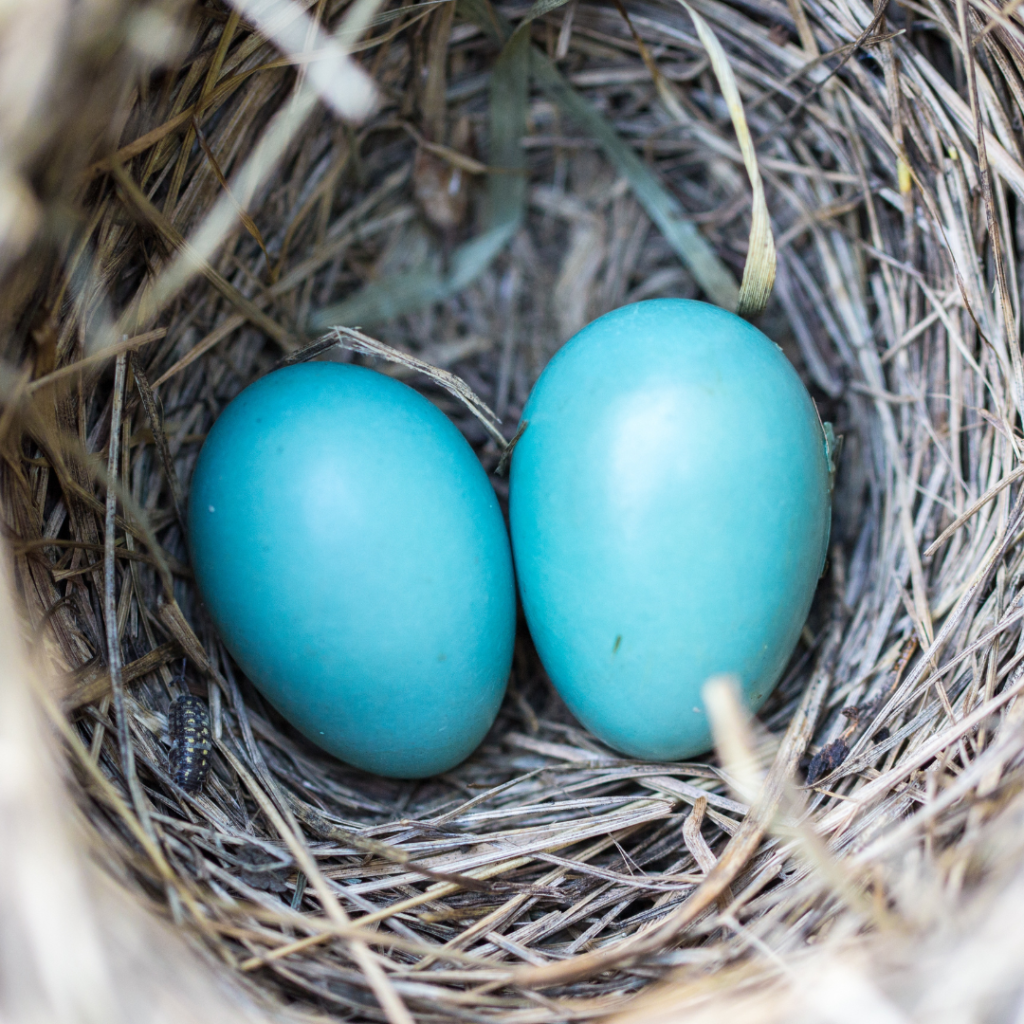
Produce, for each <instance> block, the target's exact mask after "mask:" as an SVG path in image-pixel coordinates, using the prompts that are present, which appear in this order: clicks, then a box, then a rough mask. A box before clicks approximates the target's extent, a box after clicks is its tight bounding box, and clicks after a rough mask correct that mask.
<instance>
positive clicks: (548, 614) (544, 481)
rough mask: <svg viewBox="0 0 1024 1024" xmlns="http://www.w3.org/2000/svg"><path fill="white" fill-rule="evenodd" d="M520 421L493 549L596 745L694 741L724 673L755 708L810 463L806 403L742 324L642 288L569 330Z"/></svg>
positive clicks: (821, 552)
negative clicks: (644, 295) (498, 548)
mask: <svg viewBox="0 0 1024 1024" xmlns="http://www.w3.org/2000/svg"><path fill="white" fill-rule="evenodd" d="M523 420H525V421H527V423H528V425H527V427H526V429H525V432H524V433H523V435H522V437H521V439H520V441H519V443H518V445H517V446H516V448H515V451H514V454H513V456H512V470H511V480H510V520H511V531H512V548H513V552H514V556H515V564H516V572H517V575H518V580H519V591H520V596H521V598H522V603H523V609H524V611H525V614H526V620H527V623H528V625H529V627H530V632H531V634H532V636H533V640H534V642H535V644H536V647H537V651H538V653H539V655H540V658H541V661H542V662H543V664H544V667H545V668H546V669H547V672H548V674H549V676H550V677H551V681H552V682H553V683H554V685H555V687H556V688H557V690H558V692H559V693H560V694H561V695H562V697H563V699H564V700H565V702H566V703H567V704H568V706H569V708H570V709H571V710H572V712H573V713H574V714H575V715H576V717H577V718H579V720H580V721H581V722H582V723H583V724H584V725H585V726H587V728H589V729H590V730H591V731H592V732H593V733H594V734H595V735H597V736H598V737H599V738H601V739H602V740H604V741H605V742H606V743H608V744H609V745H610V746H612V747H613V748H615V749H616V750H619V751H621V752H623V753H625V754H628V755H630V756H633V757H640V758H647V759H656V760H676V759H679V758H687V757H692V756H694V755H696V754H701V753H703V752H705V751H707V750H708V749H709V748H710V747H711V745H712V737H711V729H710V724H709V722H708V717H707V714H706V713H705V709H704V706H703V701H702V697H701V691H702V687H703V685H704V683H705V682H706V681H707V679H708V678H709V677H711V676H713V675H717V674H719V673H730V674H734V675H735V676H736V677H738V680H739V682H740V685H741V689H742V692H743V695H744V698H745V700H746V703H747V705H748V706H749V707H750V708H751V709H752V710H756V709H757V708H758V707H760V706H761V704H762V703H763V702H764V701H765V699H766V698H767V697H768V695H769V693H770V692H771V690H772V688H773V686H774V685H775V683H776V682H777V681H778V679H779V676H780V675H781V673H782V671H783V669H784V667H785V664H786V662H787V660H788V658H789V656H790V654H791V652H792V650H793V648H794V646H795V644H796V641H797V639H798V637H799V634H800V630H801V628H802V627H803V623H804V621H805V619H806V617H807V613H808V611H809V609H810V605H811V600H812V598H813V595H814V590H815V587H816V584H817V580H818V578H819V575H820V573H821V570H822V567H823V563H824V559H825V553H826V550H827V546H828V537H829V527H830V520H831V503H830V480H829V460H828V454H827V451H826V445H825V438H824V432H823V429H822V425H821V421H820V420H819V418H818V414H817V411H816V409H815V407H814V403H813V402H812V400H811V397H810V395H809V394H808V393H807V390H806V388H805V387H804V385H803V383H802V382H801V380H800V378H799V376H798V375H797V373H796V371H795V370H794V369H793V367H792V366H791V365H790V363H789V361H788V360H787V359H786V357H785V356H784V355H783V353H782V351H781V349H779V347H778V346H777V345H775V344H774V343H773V342H772V341H770V340H769V339H768V338H767V337H765V335H764V334H762V333H761V332H760V331H759V330H757V329H756V328H755V327H753V326H752V325H750V324H748V323H747V322H746V321H744V320H741V319H740V318H739V317H737V316H734V315H733V314H731V313H727V312H725V311H724V310H721V309H719V308H717V307H715V306H711V305H708V304H706V303H703V302H695V301H691V300H688V299H655V300H650V301H646V302H639V303H635V304H633V305H630V306H625V307H623V308H621V309H617V310H615V311H613V312H611V313H608V314H607V315H605V316H602V317H601V318H599V319H598V320H595V321H594V322H593V323H591V324H590V325H588V326H587V327H585V328H584V329H583V330H582V331H580V332H579V333H578V334H577V335H575V337H573V338H572V339H570V340H569V341H568V342H567V343H566V344H565V345H564V346H563V347H562V348H561V349H560V350H559V351H558V352H557V353H556V355H555V356H554V358H553V359H552V360H551V362H550V363H549V364H548V366H547V367H546V369H545V370H544V372H543V373H542V374H541V377H540V379H539V380H538V382H537V384H536V386H535V387H534V390H533V392H532V394H531V396H530V399H529V401H528V403H527V405H526V408H525V409H524V411H523Z"/></svg>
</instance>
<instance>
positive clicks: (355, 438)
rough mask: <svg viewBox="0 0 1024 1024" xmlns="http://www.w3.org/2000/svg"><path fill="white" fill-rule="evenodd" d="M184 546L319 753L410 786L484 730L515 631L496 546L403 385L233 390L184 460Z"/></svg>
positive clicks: (280, 378) (483, 507)
mask: <svg viewBox="0 0 1024 1024" xmlns="http://www.w3.org/2000/svg"><path fill="white" fill-rule="evenodd" d="M189 547H190V553H191V558H192V566H193V569H194V571H195V577H196V582H197V584H198V586H199V590H200V592H201V594H202V597H203V600H204V602H205V604H206V608H207V610H208V612H209V614H210V617H211V618H212V620H213V622H214V624H215V625H216V627H217V630H218V631H219V633H220V635H221V638H222V639H223V641H224V644H225V645H226V646H227V648H228V650H229V651H230V652H231V654H232V656H233V657H234V659H235V660H236V661H237V662H238V664H239V665H240V666H241V668H242V669H243V670H244V671H245V673H246V675H247V676H248V677H249V678H250V679H251V680H252V682H253V683H254V684H255V685H256V687H257V688H258V689H259V690H260V692H261V693H262V694H263V695H264V696H265V697H266V698H267V700H268V701H270V703H271V704H272V705H273V706H274V707H275V708H277V710H278V711H279V712H280V713H281V714H282V715H283V716H284V717H285V718H286V719H288V721H289V722H291V723H292V724H293V725H294V726H295V727H296V728H297V729H298V730H299V731H300V732H302V733H303V734H304V735H305V736H307V737H308V738H309V739H310V740H312V741H313V742H314V743H316V744H318V745H319V746H321V747H322V748H324V749H325V750H327V751H329V752H330V753H332V754H334V755H336V756H337V757H339V758H342V759H343V760H345V761H347V762H349V763H350V764H352V765H355V766H356V767H358V768H363V769H365V770H367V771H371V772H376V773H378V774H381V775H389V776H394V777H399V778H421V777H424V776H427V775H433V774H436V773H438V772H443V771H446V770H448V769H449V768H452V767H454V766H455V765H457V764H458V763H459V762H460V761H462V760H463V759H464V758H466V757H467V756H468V755H469V754H470V753H471V752H472V751H473V750H474V748H475V747H476V746H477V745H478V744H479V743H480V741H481V739H483V737H484V735H485V733H486V732H487V730H488V729H489V728H490V726H491V724H492V723H493V721H494V718H495V716H496V714H497V712H498V707H499V705H500V703H501V699H502V696H503V694H504V691H505V684H506V681H507V678H508V674H509V671H510V668H511V663H512V645H513V642H514V636H515V617H516V604H515V582H514V577H513V572H512V560H511V552H510V550H509V542H508V535H507V532H506V529H505V523H504V520H503V518H502V514H501V509H500V508H499V506H498V502H497V499H496V497H495V494H494V490H493V488H492V487H491V484H490V481H489V480H488V479H487V475H486V473H485V472H484V470H483V468H482V467H481V465H480V463H479V461H478V460H477V458H476V456H475V454H474V453H473V450H472V449H471V448H470V446H469V445H468V444H467V443H466V440H465V438H463V436H462V435H461V434H460V433H459V431H458V430H457V429H456V428H455V426H454V425H453V424H452V423H451V422H450V421H449V420H448V418H447V417H446V416H445V415H444V414H443V413H441V412H440V411H439V410H438V409H437V408H436V407H435V406H434V405H432V404H431V403H430V402H429V401H428V400H427V399H426V398H424V397H423V396H422V395H420V394H419V393H418V392H416V391H414V390H413V389H412V388H410V387H407V386H406V385H405V384H402V383H400V382H399V381H396V380H393V379H392V378H390V377H386V376H384V375H383V374H380V373H376V372H374V371H373V370H369V369H365V368H362V367H356V366H348V365H341V364H337V363H305V364H302V365H298V366H292V367H288V368H285V369H282V370H278V371H276V372H274V373H271V374H269V375H268V376H266V377H263V378H262V379H261V380H259V381H257V382H256V383H255V384H253V385H251V386H250V387H248V388H246V390H245V391H243V392H242V393H241V394H240V395H239V396H238V397H237V398H236V399H235V400H234V401H233V402H232V403H231V404H230V405H229V406H228V407H227V408H226V409H225V410H224V412H223V413H222V414H221V416H220V418H219V419H218V420H217V422H216V423H215V424H214V426H213V428H212V430H211V431H210V434H209V436H208V437H207V439H206V443H205V444H204V445H203V449H202V452H201V453H200V456H199V460H198V462H197V464H196V469H195V473H194V475H193V479H192V490H191V496H190V500H189Z"/></svg>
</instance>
